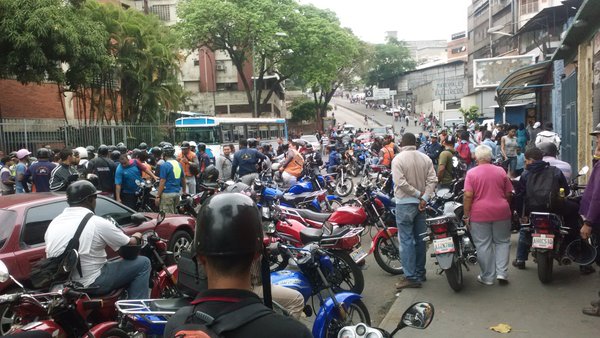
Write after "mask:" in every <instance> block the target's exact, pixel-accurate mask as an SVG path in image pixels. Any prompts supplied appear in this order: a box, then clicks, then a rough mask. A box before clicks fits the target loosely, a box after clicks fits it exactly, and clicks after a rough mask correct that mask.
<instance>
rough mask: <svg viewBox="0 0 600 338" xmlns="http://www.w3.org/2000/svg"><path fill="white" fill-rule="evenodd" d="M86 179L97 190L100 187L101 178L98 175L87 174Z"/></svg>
mask: <svg viewBox="0 0 600 338" xmlns="http://www.w3.org/2000/svg"><path fill="white" fill-rule="evenodd" d="M85 179H86V180H88V181H90V183H92V184H93V185H94V187H96V188H98V186H99V185H100V178H99V177H98V175H96V174H87V175H86V176H85Z"/></svg>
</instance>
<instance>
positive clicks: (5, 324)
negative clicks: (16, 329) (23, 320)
mask: <svg viewBox="0 0 600 338" xmlns="http://www.w3.org/2000/svg"><path fill="white" fill-rule="evenodd" d="M19 290H20V289H16V288H15V289H9V290H5V291H4V292H3V294H10V293H17V292H19ZM15 320H18V319H17V318H16V314H15V312H14V311H13V308H12V304H11V303H2V304H0V336H5V335H7V334H8V331H9V330H10V329H11V328H12V327H13V324H14V323H15Z"/></svg>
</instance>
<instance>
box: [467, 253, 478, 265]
mask: <svg viewBox="0 0 600 338" xmlns="http://www.w3.org/2000/svg"><path fill="white" fill-rule="evenodd" d="M467 262H468V263H469V264H472V265H475V264H476V263H477V256H476V255H474V254H468V255H467Z"/></svg>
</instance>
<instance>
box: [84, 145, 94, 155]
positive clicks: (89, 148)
mask: <svg viewBox="0 0 600 338" xmlns="http://www.w3.org/2000/svg"><path fill="white" fill-rule="evenodd" d="M85 150H87V152H88V153H90V152H92V153H94V152H96V148H94V146H87V147H85Z"/></svg>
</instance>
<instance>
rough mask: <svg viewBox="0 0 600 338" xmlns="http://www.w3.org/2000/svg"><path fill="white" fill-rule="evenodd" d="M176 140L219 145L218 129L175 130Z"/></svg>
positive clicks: (190, 128) (192, 128)
mask: <svg viewBox="0 0 600 338" xmlns="http://www.w3.org/2000/svg"><path fill="white" fill-rule="evenodd" d="M176 134H177V140H182V141H183V140H185V141H194V142H202V143H206V144H220V143H221V140H220V137H219V132H218V127H201V128H199V127H189V128H185V127H183V128H177V129H176Z"/></svg>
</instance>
